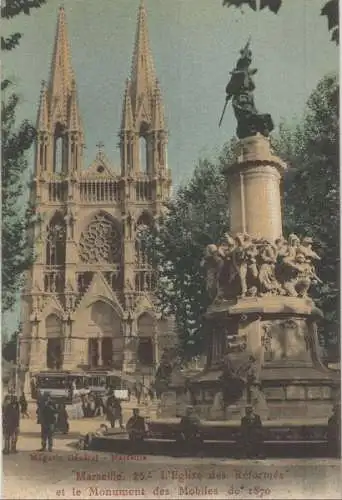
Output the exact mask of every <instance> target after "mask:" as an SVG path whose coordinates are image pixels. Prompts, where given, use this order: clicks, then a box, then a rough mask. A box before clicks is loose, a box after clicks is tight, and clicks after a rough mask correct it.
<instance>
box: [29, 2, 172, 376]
mask: <svg viewBox="0 0 342 500" xmlns="http://www.w3.org/2000/svg"><path fill="white" fill-rule="evenodd" d="M119 137H120V153H121V166H118V167H117V168H116V167H115V166H113V165H111V163H110V161H109V160H108V158H107V157H106V155H105V153H104V151H103V149H102V148H103V145H102V144H100V143H99V144H98V147H99V149H100V150H99V152H98V154H97V155H96V158H95V159H94V161H93V162H92V163H91V165H90V166H89V167H88V168H87V167H86V166H84V165H83V147H84V134H83V127H82V122H81V118H80V111H79V106H78V100H77V86H76V79H75V75H74V72H73V69H72V65H71V55H70V48H69V43H68V36H67V26H66V19H65V11H64V9H63V8H61V9H60V10H59V14H58V21H57V31H56V37H55V44H54V50H53V56H52V64H51V73H50V80H49V83H48V84H46V83H45V82H44V83H43V84H42V89H41V94H40V104H39V111H38V121H37V143H36V156H35V164H34V179H33V183H32V190H31V202H32V203H33V204H34V205H35V207H36V221H35V224H34V228H33V230H32V234H31V241H32V247H33V249H34V257H35V261H34V264H33V266H32V268H31V269H30V270H29V272H28V273H27V276H26V282H25V287H24V290H23V292H22V298H21V304H22V336H21V345H20V359H21V364H22V366H23V367H25V370H26V371H27V372H31V374H33V373H36V372H38V371H41V370H46V369H57V370H58V369H63V370H85V371H87V370H94V369H108V370H109V369H117V370H120V371H123V372H131V373H132V372H133V373H135V374H136V375H137V376H138V375H142V376H146V377H149V376H153V373H154V369H155V366H156V365H157V364H158V362H159V351H163V349H164V348H166V347H167V346H168V344H170V343H171V345H172V344H173V343H174V341H175V335H174V332H173V327H172V326H171V322H170V321H169V320H167V319H165V318H163V317H162V316H161V314H160V312H159V311H158V309H157V305H156V299H155V293H154V292H155V288H156V285H157V280H158V275H157V273H156V270H155V269H154V268H153V265H152V263H151V262H150V260H149V258H148V255H147V252H146V249H145V248H144V245H143V241H142V239H141V238H140V237H139V236H140V230H141V229H142V228H143V227H145V226H148V225H150V224H152V223H153V221H154V218H155V217H157V216H158V215H159V214H160V213H161V211H162V207H163V204H164V202H165V201H166V200H167V198H168V196H169V191H170V185H171V173H170V170H169V168H168V165H167V155H166V145H167V130H166V126H165V119H164V109H163V103H162V98H161V91H160V87H159V83H158V81H157V78H156V74H155V70H154V66H153V61H152V55H151V51H150V47H149V39H148V30H147V14H146V9H145V6H144V3H143V1H142V2H141V4H140V8H139V12H138V20H137V29H136V36H135V45H134V50H133V63H132V72H131V77H130V79H129V80H127V82H126V89H125V93H124V99H123V111H122V121H121V126H120V133H119ZM97 139H98V137H97V138H96V140H97ZM85 167H86V168H85Z"/></svg>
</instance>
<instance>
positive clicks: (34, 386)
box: [31, 371, 90, 404]
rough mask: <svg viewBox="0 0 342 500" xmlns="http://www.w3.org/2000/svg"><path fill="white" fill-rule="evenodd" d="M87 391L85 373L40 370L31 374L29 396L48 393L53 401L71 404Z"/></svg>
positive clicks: (87, 383)
mask: <svg viewBox="0 0 342 500" xmlns="http://www.w3.org/2000/svg"><path fill="white" fill-rule="evenodd" d="M89 392H90V390H89V378H88V376H87V374H86V373H82V372H72V371H58V372H55V371H42V372H38V373H34V374H32V379H31V396H32V398H33V399H38V398H39V397H41V396H44V395H45V394H49V395H50V397H51V398H52V399H53V400H55V401H58V402H61V403H66V404H73V403H75V402H77V401H79V400H80V399H81V396H82V395H84V394H88V393H89Z"/></svg>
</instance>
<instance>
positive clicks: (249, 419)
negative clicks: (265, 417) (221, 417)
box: [240, 405, 263, 458]
mask: <svg viewBox="0 0 342 500" xmlns="http://www.w3.org/2000/svg"><path fill="white" fill-rule="evenodd" d="M240 445H241V447H242V452H243V455H244V456H245V457H246V458H256V457H259V458H260V457H261V456H262V445H263V433H262V423H261V419H260V417H259V415H257V414H256V413H254V410H253V406H251V405H248V406H246V410H245V416H244V417H242V419H241V435H240Z"/></svg>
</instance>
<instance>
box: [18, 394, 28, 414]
mask: <svg viewBox="0 0 342 500" xmlns="http://www.w3.org/2000/svg"><path fill="white" fill-rule="evenodd" d="M19 404H20V412H21V416H22V418H24V417H27V418H30V415H29V414H28V413H27V406H28V405H27V400H26V397H25V394H24V393H22V394H21V396H20V398H19Z"/></svg>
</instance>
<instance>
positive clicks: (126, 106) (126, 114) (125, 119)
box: [121, 78, 133, 130]
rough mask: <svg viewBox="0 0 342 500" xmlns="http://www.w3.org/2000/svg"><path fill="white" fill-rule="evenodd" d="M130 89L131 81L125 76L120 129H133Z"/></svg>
mask: <svg viewBox="0 0 342 500" xmlns="http://www.w3.org/2000/svg"><path fill="white" fill-rule="evenodd" d="M130 90H131V82H130V81H129V79H128V78H127V80H126V88H125V96H124V102H123V107H122V120H121V130H133V113H132V102H131V97H130Z"/></svg>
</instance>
